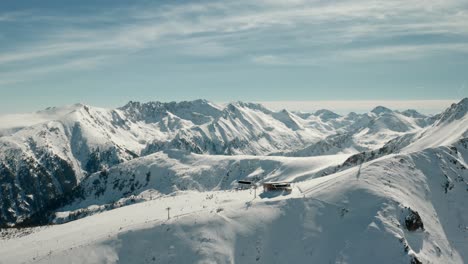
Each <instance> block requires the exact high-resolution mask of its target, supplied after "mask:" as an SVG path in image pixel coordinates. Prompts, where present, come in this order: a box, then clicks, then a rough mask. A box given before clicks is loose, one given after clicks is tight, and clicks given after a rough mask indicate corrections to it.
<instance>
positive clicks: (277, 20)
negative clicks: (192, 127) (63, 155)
mask: <svg viewBox="0 0 468 264" xmlns="http://www.w3.org/2000/svg"><path fill="white" fill-rule="evenodd" d="M130 2H131V4H129V3H130ZM466 96H468V2H467V1H466V0H444V1H407V0H405V1H403V0H397V1H368V0H358V1H302V0H293V1H286V0H284V1H281V0H258V1H247V0H238V1H188V0H186V1H138V2H137V1H116V0H113V1H88V0H85V1H59V0H55V1H51V0H42V1H37V0H30V1H10V0H6V1H1V2H0V113H7V112H24V111H32V110H37V109H41V108H44V107H47V106H53V105H54V106H55V105H65V104H72V103H75V102H83V103H87V104H91V105H97V106H105V107H113V106H118V105H121V104H124V103H125V102H127V101H129V100H140V101H150V100H160V101H171V100H176V101H179V100H191V99H196V98H205V99H208V100H211V101H215V102H226V101H235V100H243V101H267V102H275V101H276V102H277V103H276V104H277V105H281V102H291V101H301V102H305V101H310V102H317V101H328V102H330V101H339V102H343V101H350V102H353V101H354V102H356V104H357V102H358V101H361V102H362V101H363V100H365V101H375V102H377V101H379V102H381V101H382V100H384V101H385V100H387V101H393V102H395V101H401V100H403V101H406V102H408V103H407V105H409V106H412V107H413V108H418V106H420V107H422V106H423V105H414V102H423V101H424V100H445V101H444V102H445V103H443V104H444V106H445V105H446V104H447V102H449V101H454V100H455V101H456V100H458V99H460V98H462V97H466ZM432 102H434V101H432ZM441 106H442V103H441ZM331 108H333V107H331ZM350 108H352V107H350ZM299 110H300V109H299Z"/></svg>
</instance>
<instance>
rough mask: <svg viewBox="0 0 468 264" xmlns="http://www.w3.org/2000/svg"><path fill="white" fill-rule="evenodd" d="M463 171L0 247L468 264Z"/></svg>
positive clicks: (54, 258)
mask: <svg viewBox="0 0 468 264" xmlns="http://www.w3.org/2000/svg"><path fill="white" fill-rule="evenodd" d="M467 161H468V142H466V140H465V141H459V142H456V143H454V144H453V145H452V146H449V147H438V148H432V149H426V150H423V151H419V152H414V153H411V154H401V155H392V156H388V157H385V158H382V159H379V160H375V161H372V162H370V163H366V164H364V165H363V166H362V167H360V168H359V167H355V168H351V169H349V170H346V171H343V172H339V173H337V174H332V175H329V176H325V177H321V178H316V179H312V180H307V181H303V182H297V183H296V184H294V189H293V192H292V193H291V194H289V195H284V194H283V195H279V196H271V194H268V193H261V190H259V192H258V193H257V197H256V198H255V197H254V194H253V192H252V191H249V190H246V191H233V190H231V191H207V192H193V191H187V192H177V193H174V194H173V195H169V196H164V197H158V198H156V199H154V200H151V201H147V202H143V203H139V204H134V205H130V206H127V207H123V208H118V209H115V210H112V211H107V212H103V213H101V214H96V215H93V216H90V217H87V218H83V219H80V220H77V221H73V222H70V223H67V224H63V225H57V226H51V227H48V228H36V229H31V230H27V231H28V232H31V234H28V235H24V236H20V237H16V238H10V239H4V240H2V241H0V254H1V256H2V261H3V262H4V263H20V262H34V263H63V262H74V263H117V262H118V263H188V262H189V263H213V262H214V263H285V262H292V263H304V262H311V263H374V262H376V261H378V262H379V263H465V262H466V261H467V260H468V243H467V242H468V209H467V208H468V204H467V201H468V192H467V188H468V184H467V181H468V173H467V169H466V166H467ZM284 175H285V176H284V177H288V175H290V174H288V173H287V172H286V173H284ZM167 208H170V209H169V214H170V220H167ZM4 236H12V237H14V236H15V234H14V233H11V232H10V233H5V234H4Z"/></svg>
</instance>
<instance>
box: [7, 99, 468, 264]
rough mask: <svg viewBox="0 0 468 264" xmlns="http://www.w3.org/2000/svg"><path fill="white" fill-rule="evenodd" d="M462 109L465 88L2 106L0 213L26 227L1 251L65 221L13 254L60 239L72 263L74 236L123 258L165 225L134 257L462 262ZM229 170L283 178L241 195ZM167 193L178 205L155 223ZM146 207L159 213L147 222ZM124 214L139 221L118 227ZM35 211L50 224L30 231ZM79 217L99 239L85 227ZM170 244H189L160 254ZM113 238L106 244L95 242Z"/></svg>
mask: <svg viewBox="0 0 468 264" xmlns="http://www.w3.org/2000/svg"><path fill="white" fill-rule="evenodd" d="M467 111H468V98H465V99H463V100H461V101H460V102H458V103H456V104H453V105H452V106H451V107H449V108H448V109H446V110H445V111H443V112H442V113H440V114H437V115H433V116H426V115H424V114H421V113H419V112H417V111H416V110H406V111H394V110H391V109H388V108H386V107H383V106H378V107H376V108H374V109H373V110H371V111H370V112H368V113H362V114H358V113H349V114H347V115H344V116H342V115H338V114H336V113H334V112H332V111H329V110H319V111H316V112H315V113H296V112H290V111H288V110H281V111H272V110H269V109H267V108H265V107H263V106H262V105H260V104H254V103H244V102H235V103H229V104H225V105H217V104H214V103H211V102H209V101H206V100H195V101H188V102H186V101H184V102H171V103H162V102H148V103H140V102H129V103H128V104H126V105H124V106H122V107H119V108H116V109H104V108H98V107H92V106H88V105H83V104H75V105H71V106H66V107H53V108H47V109H44V110H42V111H38V112H35V113H31V114H17V115H4V116H0V124H1V125H0V225H1V226H3V227H31V228H32V229H33V230H36V231H34V232H36V233H34V234H32V235H26V236H24V237H19V238H14V239H11V238H10V239H5V240H3V241H1V242H0V243H2V244H1V245H2V246H5V247H4V248H5V251H6V250H7V249H8V248H9V246H11V247H13V246H14V245H16V244H15V243H33V242H34V241H37V239H39V234H42V236H44V235H46V236H47V235H48V236H52V235H53V234H62V235H64V236H65V235H66V234H67V232H72V233H70V237H72V238H73V239H71V241H69V243H68V244H67V243H65V244H64V246H63V248H62V251H59V252H58V253H56V254H54V257H53V258H52V257H51V258H50V259H47V258H37V259H36V256H33V255H34V254H35V253H33V252H32V251H31V252H29V253H27V254H24V255H23V257H24V258H31V259H34V260H38V262H44V263H46V262H49V263H50V262H52V263H53V262H56V263H61V262H63V261H65V260H67V259H66V258H65V257H66V255H67V254H66V252H65V250H66V248H65V245H67V246H66V247H70V248H71V249H70V250H71V251H72V252H73V253H74V254H72V256H73V257H76V258H77V262H80V261H79V259H80V258H79V256H80V254H83V252H84V250H85V249H86V250H91V251H92V252H95V254H94V255H95V257H96V259H93V260H90V261H84V262H104V260H105V261H107V260H108V261H109V262H110V263H113V262H112V259H113V258H117V259H118V260H120V261H123V262H125V260H129V258H130V257H132V256H133V257H135V256H138V255H140V256H141V255H145V254H146V255H148V254H150V251H151V250H150V249H152V248H153V247H151V246H148V244H145V242H144V241H147V242H146V243H150V241H151V243H153V244H154V243H156V242H155V240H154V239H157V238H158V237H162V236H164V237H165V240H164V242H160V243H156V244H155V245H154V247H156V248H157V249H158V250H159V251H158V252H164V254H162V253H161V254H159V255H158V256H149V255H148V256H147V258H145V262H143V261H141V263H152V261H154V262H156V263H161V262H162V263H169V262H171V261H172V262H174V263H181V262H186V261H189V262H200V263H205V262H210V261H211V262H215V263H229V262H242V263H284V261H286V260H288V261H293V262H294V261H296V262H304V261H309V262H313V263H373V262H375V261H379V262H384V263H402V262H406V263H430V262H434V261H435V263H464V262H466V261H468V254H467V252H468V209H467V208H468V204H467V203H468V202H467V201H468V199H467V198H468V171H467V169H466V168H467V162H468V115H467ZM239 180H251V181H253V182H257V183H259V184H260V183H262V182H267V181H287V182H291V183H293V184H294V189H293V192H292V193H291V194H290V195H280V196H273V197H270V196H269V194H268V193H263V194H262V195H263V196H260V198H257V199H254V200H250V197H251V193H249V191H238V192H235V191H233V190H234V189H235V188H236V185H237V181H239ZM250 192H251V191H250ZM209 197H212V198H209ZM213 197H215V198H213ZM168 199H169V200H168ZM170 199H173V201H172V200H170ZM190 200H193V201H194V203H193V204H192V203H191V202H189V201H190ZM171 201H172V202H171ZM183 201H185V202H183ZM168 204H170V205H171V206H170V207H174V210H176V208H178V209H180V212H179V215H180V216H181V217H180V219H179V220H178V219H172V220H170V221H169V220H168V222H167V223H161V222H160V221H162V220H161V219H164V216H165V214H166V212H165V211H164V209H165V207H164V206H167V205H168ZM199 205H200V206H199ZM143 206H147V207H148V208H152V209H154V212H157V213H150V215H151V217H153V218H154V219H153V218H151V219H153V220H154V221H156V220H157V219H159V220H157V221H156V222H154V223H153V224H148V223H149V222H151V221H153V220H151V219H150V218H149V217H150V216H148V215H145V213H144V212H145V209H144V208H143ZM195 207H196V210H195ZM184 210H185V211H184ZM167 213H169V212H167ZM111 214H113V216H112V217H116V218H118V220H115V222H114V220H112V221H111V220H109V219H110V217H111ZM185 214H187V217H182V215H185ZM259 215H263V216H262V217H260V218H259ZM140 216H141V217H140ZM127 218H129V219H130V218H131V219H132V220H131V221H134V222H135V223H140V224H141V225H140V226H138V228H134V227H133V225H131V226H129V225H127V226H128V228H127V229H126V230H124V231H122V230H119V229H118V228H121V227H122V226H124V225H125V224H123V223H122V221H123V220H122V219H127ZM89 219H92V221H93V223H95V228H93V227H92V226H89V225H91V222H89V221H91V220H89ZM150 220H151V221H150ZM86 221H88V222H89V223H88V222H86ZM109 221H110V222H112V223H110V224H109ZM125 221H127V220H125ZM129 221H130V220H129ZM193 221H195V222H193ZM409 222H411V223H419V222H421V223H422V222H423V223H424V226H422V225H419V226H417V227H416V228H413V227H412V226H411V225H410V224H408V223H409ZM46 224H55V225H54V226H53V227H52V228H51V229H47V230H42V229H40V228H41V226H44V225H46ZM106 224H109V227H108V228H107V229H106V227H104V226H105V225H106ZM67 225H69V226H70V227H73V228H74V229H73V230H75V231H67V229H64V228H62V227H64V226H67ZM97 227H99V228H97ZM111 227H114V228H117V230H115V229H112V228H111ZM54 228H55V229H54ZM86 228H90V229H91V230H94V231H95V232H97V233H98V234H99V237H95V238H93V239H90V240H87V238H86V239H85V238H80V236H79V235H77V234H78V231H77V230H79V232H84V231H83V230H85V229H86ZM166 228H167V229H168V230H169V229H170V230H172V229H173V230H175V231H174V232H169V231H165V229H166ZM96 230H101V231H102V230H105V232H104V231H102V232H104V233H100V232H101V231H96ZM144 230H146V232H149V233H148V234H150V233H151V234H153V235H152V237H154V238H150V237H147V235H146V234H145V231H144ZM213 230H216V232H219V233H218V234H217V235H213V233H212V232H213ZM418 230H419V231H418ZM47 232H49V233H47ZM73 232H75V233H73ZM168 232H169V233H168ZM104 234H108V235H109V237H108V238H105V237H102V236H103V235H104ZM90 236H92V235H91V234H90ZM283 238H284V239H283ZM15 239H16V240H15ZM28 239H29V240H28ZM200 239H201V240H200ZM116 241H119V243H120V245H116V244H115V243H116ZM142 241H143V242H142ZM197 241H198V242H197ZM288 241H293V242H288ZM76 243H78V244H81V245H82V247H80V248H79V249H78V248H76V249H75V246H74V245H75V244H76ZM197 243H202V244H204V247H203V248H198V247H197V246H196V244H197ZM288 243H291V244H288ZM122 244H123V245H127V246H128V247H129V248H132V250H133V251H132V252H130V253H129V252H127V251H128V249H124V248H123V246H122ZM103 245H106V246H103ZM109 245H110V246H109ZM174 245H175V246H176V247H178V248H179V249H184V250H185V253H183V254H182V253H181V254H175V255H174V254H172V255H171V254H170V252H171V249H170V247H171V246H174ZM327 245H330V246H327ZM48 246H49V247H52V246H51V245H50V244H49V245H48ZM108 247H110V248H111V251H112V252H113V255H112V254H110V255H106V254H104V253H105V252H107V251H106V250H108V249H109V248H108ZM166 247H168V248H169V249H167V248H166ZM45 248H46V246H43V247H41V246H38V248H36V251H40V252H42V253H44V252H46V251H45ZM55 248H57V247H55ZM58 248H61V247H58ZM135 252H138V253H135ZM0 253H2V254H3V253H5V254H6V255H5V256H6V257H8V258H7V260H10V261H14V260H18V258H20V257H19V256H18V254H10V255H8V254H7V253H6V252H2V251H1V250H0ZM166 253H167V254H166ZM370 253H371V254H370ZM44 254H46V253H44ZM146 255H145V256H146ZM383 256H385V257H384V258H382V257H383ZM377 257H378V259H376V258H377ZM381 258H382V259H381ZM435 259H437V260H435ZM20 262H21V261H20ZM0 263H3V262H2V260H1V258H0ZM5 263H12V262H8V261H7V262H5Z"/></svg>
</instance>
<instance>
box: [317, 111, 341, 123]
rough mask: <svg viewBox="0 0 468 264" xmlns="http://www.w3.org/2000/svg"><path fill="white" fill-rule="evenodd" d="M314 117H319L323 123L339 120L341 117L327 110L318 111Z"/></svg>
mask: <svg viewBox="0 0 468 264" xmlns="http://www.w3.org/2000/svg"><path fill="white" fill-rule="evenodd" d="M314 115H315V116H318V117H320V119H322V120H324V121H328V120H330V119H336V118H340V117H341V116H340V115H339V114H337V113H335V112H333V111H330V110H327V109H320V110H318V111H316V112H315V113H314Z"/></svg>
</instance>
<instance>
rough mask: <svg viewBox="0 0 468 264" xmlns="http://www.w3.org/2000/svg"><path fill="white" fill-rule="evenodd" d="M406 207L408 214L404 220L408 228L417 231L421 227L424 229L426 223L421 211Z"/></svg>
mask: <svg viewBox="0 0 468 264" xmlns="http://www.w3.org/2000/svg"><path fill="white" fill-rule="evenodd" d="M405 209H406V216H405V219H404V220H405V227H406V229H408V230H409V231H417V230H419V229H421V230H424V224H423V221H422V219H421V216H420V215H419V213H418V212H416V211H414V210H412V209H411V208H409V207H408V208H405Z"/></svg>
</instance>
